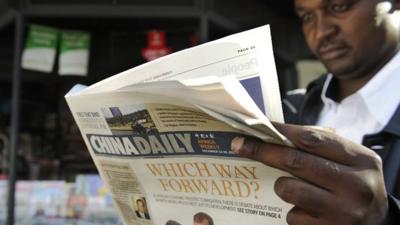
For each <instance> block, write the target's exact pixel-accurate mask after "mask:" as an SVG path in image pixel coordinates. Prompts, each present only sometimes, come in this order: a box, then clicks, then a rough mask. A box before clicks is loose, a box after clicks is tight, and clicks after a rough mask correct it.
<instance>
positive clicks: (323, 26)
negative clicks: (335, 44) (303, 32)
mask: <svg viewBox="0 0 400 225" xmlns="http://www.w3.org/2000/svg"><path fill="white" fill-rule="evenodd" d="M337 30H338V27H337V25H336V24H335V23H334V21H333V20H332V19H330V18H328V17H326V16H323V15H321V16H319V18H318V19H317V23H316V27H315V38H316V39H317V40H318V41H321V40H324V39H326V38H329V37H331V36H332V35H335V34H336V33H337Z"/></svg>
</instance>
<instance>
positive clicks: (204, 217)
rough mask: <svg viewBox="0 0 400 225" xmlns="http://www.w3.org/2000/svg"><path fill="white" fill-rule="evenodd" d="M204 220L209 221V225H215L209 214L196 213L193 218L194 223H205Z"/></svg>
mask: <svg viewBox="0 0 400 225" xmlns="http://www.w3.org/2000/svg"><path fill="white" fill-rule="evenodd" d="M204 220H207V221H208V225H214V221H213V219H212V218H211V216H209V215H208V214H207V213H204V212H199V213H196V214H195V215H194V216H193V221H194V222H197V223H201V222H203V221H204Z"/></svg>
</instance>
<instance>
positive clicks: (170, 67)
mask: <svg viewBox="0 0 400 225" xmlns="http://www.w3.org/2000/svg"><path fill="white" fill-rule="evenodd" d="M65 97H66V100H67V102H68V105H69V107H70V109H71V111H72V114H73V116H74V119H75V121H76V123H77V124H78V126H79V129H80V131H81V134H82V137H83V139H84V141H85V143H86V145H87V147H88V150H89V152H90V154H91V156H92V158H93V160H94V162H95V164H96V167H97V169H98V171H99V173H100V175H101V177H102V179H103V180H104V181H105V183H106V184H107V185H108V188H109V190H110V192H111V195H112V197H113V201H114V203H115V206H116V207H117V209H118V211H119V213H120V216H121V218H122V220H123V221H124V224H125V225H136V224H149V225H150V224H154V225H164V224H181V225H188V224H194V223H201V222H204V221H205V220H206V221H208V224H219V225H231V224H248V223H249V222H250V221H251V224H253V225H257V224H260V225H261V224H276V225H280V224H282V225H283V224H287V223H286V214H287V212H288V210H289V209H290V208H291V205H289V204H287V203H285V202H283V201H282V200H281V199H280V198H279V197H278V196H277V195H276V194H275V192H274V190H273V186H274V183H275V180H276V179H277V178H278V177H280V176H288V174H286V173H285V172H282V171H280V170H276V169H274V168H271V167H268V166H266V165H264V164H261V163H259V162H255V161H252V160H249V159H244V158H240V157H238V156H237V155H235V153H233V152H232V151H230V144H231V141H232V140H233V139H234V138H235V137H246V136H253V137H257V138H260V139H262V140H264V141H266V142H271V143H277V144H282V145H291V143H290V141H288V140H287V139H286V138H285V137H284V136H283V135H281V134H280V133H279V132H278V131H277V130H276V129H275V128H274V127H273V126H272V124H271V122H270V121H277V122H283V115H282V107H281V102H280V94H279V87H278V80H277V75H276V70H275V62H274V58H273V51H272V44H271V36H270V31H269V26H262V27H259V28H255V29H252V30H248V31H245V32H241V33H237V34H234V35H231V36H227V37H225V38H222V39H219V40H216V41H212V42H209V43H206V44H203V45H199V46H196V47H193V48H190V49H186V50H183V51H180V52H177V53H173V54H171V55H168V56H165V57H162V58H159V59H157V60H154V61H151V62H148V63H146V64H143V65H140V66H138V67H135V68H133V69H130V70H127V71H124V72H122V73H120V74H117V75H115V76H112V77H110V78H107V79H105V80H103V81H100V82H98V83H96V84H94V85H91V86H89V87H83V86H79V85H77V86H75V87H74V88H73V89H72V90H71V91H70V92H69V93H68V94H67V95H66V96H65ZM211 222H212V223H211Z"/></svg>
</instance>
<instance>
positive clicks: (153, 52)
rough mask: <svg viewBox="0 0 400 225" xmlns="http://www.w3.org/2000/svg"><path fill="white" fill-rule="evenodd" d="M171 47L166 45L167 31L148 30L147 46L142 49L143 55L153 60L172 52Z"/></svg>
mask: <svg viewBox="0 0 400 225" xmlns="http://www.w3.org/2000/svg"><path fill="white" fill-rule="evenodd" d="M171 51H172V49H171V47H168V46H166V41H165V32H164V31H160V30H151V31H149V32H147V47H146V48H143V49H142V57H143V58H144V59H145V60H147V61H151V60H154V59H157V58H160V57H162V56H165V55H168V54H169V53H171Z"/></svg>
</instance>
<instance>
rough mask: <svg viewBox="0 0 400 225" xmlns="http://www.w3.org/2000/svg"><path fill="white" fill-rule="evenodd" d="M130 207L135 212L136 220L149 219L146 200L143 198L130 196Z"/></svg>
mask: <svg viewBox="0 0 400 225" xmlns="http://www.w3.org/2000/svg"><path fill="white" fill-rule="evenodd" d="M131 207H132V209H133V210H134V211H135V214H136V216H137V217H138V218H141V219H146V220H149V219H150V215H149V211H148V208H147V203H146V198H145V197H143V196H132V197H131Z"/></svg>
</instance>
